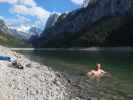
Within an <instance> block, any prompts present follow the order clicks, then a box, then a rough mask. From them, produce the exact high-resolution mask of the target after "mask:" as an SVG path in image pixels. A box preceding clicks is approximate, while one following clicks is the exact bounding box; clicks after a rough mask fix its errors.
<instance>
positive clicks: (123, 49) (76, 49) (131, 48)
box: [10, 47, 133, 51]
mask: <svg viewBox="0 0 133 100" xmlns="http://www.w3.org/2000/svg"><path fill="white" fill-rule="evenodd" d="M10 49H11V50H15V51H21V50H24V51H27V50H29V51H33V50H35V51H103V50H111V51H112V50H113V51H114V50H116V51H117V50H118V51H127V50H128V51H129V50H133V47H88V48H10Z"/></svg>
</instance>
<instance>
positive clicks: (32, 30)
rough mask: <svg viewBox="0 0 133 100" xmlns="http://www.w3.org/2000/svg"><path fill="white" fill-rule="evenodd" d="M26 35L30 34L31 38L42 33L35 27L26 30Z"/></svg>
mask: <svg viewBox="0 0 133 100" xmlns="http://www.w3.org/2000/svg"><path fill="white" fill-rule="evenodd" d="M28 33H29V34H30V36H32V35H40V34H41V33H42V29H40V28H37V27H31V28H30V29H29V30H28Z"/></svg>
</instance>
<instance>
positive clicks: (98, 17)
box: [37, 0, 133, 47]
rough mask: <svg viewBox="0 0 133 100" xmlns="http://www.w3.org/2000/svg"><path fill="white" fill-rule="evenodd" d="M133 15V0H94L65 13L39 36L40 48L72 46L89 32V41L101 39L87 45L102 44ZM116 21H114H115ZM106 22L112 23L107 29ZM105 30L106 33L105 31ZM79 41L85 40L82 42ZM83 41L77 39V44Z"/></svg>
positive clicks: (38, 45) (38, 44)
mask: <svg viewBox="0 0 133 100" xmlns="http://www.w3.org/2000/svg"><path fill="white" fill-rule="evenodd" d="M132 15H133V1H132V0H91V2H89V4H88V6H87V7H84V8H81V9H77V10H75V11H72V12H70V13H68V14H63V15H61V16H60V17H59V18H58V20H57V22H56V23H55V25H54V26H52V27H50V28H48V29H46V30H45V31H44V32H43V33H42V35H41V36H40V38H38V39H37V47H63V46H70V44H71V43H69V42H70V41H74V40H79V38H81V36H83V35H85V34H86V33H87V34H88V35H90V36H89V38H87V40H91V38H94V37H95V39H97V38H98V39H99V41H97V42H94V43H91V42H93V41H95V39H94V40H93V41H89V42H88V43H87V44H86V46H90V44H91V45H93V44H94V45H95V44H97V45H98V46H99V45H102V43H104V42H106V41H104V40H107V39H108V38H109V37H108V36H112V35H111V34H112V32H113V31H114V30H117V29H118V28H119V27H122V25H125V24H126V23H127V21H128V18H129V17H130V18H131V16H132ZM131 19H132V18H131ZM112 21H113V23H111V22H112ZM108 22H109V23H108ZM129 22H130V21H129ZM104 23H105V25H104ZM119 23H120V24H119ZM106 24H107V25H108V24H109V26H110V27H109V29H108V31H107V32H106V27H108V26H106ZM101 25H102V26H104V27H105V28H103V27H102V31H100V28H101ZM114 26H115V27H114ZM95 28H99V29H98V30H99V31H100V32H99V31H97V32H95ZM92 29H93V30H92ZM104 30H105V31H104ZM101 32H104V34H102V33H101ZM115 32H116V31H115ZM93 33H94V34H93ZM107 33H110V34H107ZM118 38H120V37H118ZM101 40H103V41H101ZM107 41H109V40H107ZM79 42H80V43H82V41H79ZM79 42H75V44H76V45H77V46H78V43H79ZM111 45H112V44H111ZM73 46H74V45H73ZM79 46H80V45H79Z"/></svg>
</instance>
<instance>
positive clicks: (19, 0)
mask: <svg viewBox="0 0 133 100" xmlns="http://www.w3.org/2000/svg"><path fill="white" fill-rule="evenodd" d="M0 3H9V4H21V5H27V6H36V2H35V1H34V0H0Z"/></svg>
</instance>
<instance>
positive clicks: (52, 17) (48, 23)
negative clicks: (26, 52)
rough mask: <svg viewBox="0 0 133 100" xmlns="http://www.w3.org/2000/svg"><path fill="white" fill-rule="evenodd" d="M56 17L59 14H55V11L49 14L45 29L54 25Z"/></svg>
mask: <svg viewBox="0 0 133 100" xmlns="http://www.w3.org/2000/svg"><path fill="white" fill-rule="evenodd" d="M58 17H59V14H57V13H53V14H51V15H50V17H49V18H48V20H47V22H46V26H45V29H46V28H49V27H52V26H54V25H55V23H56V21H57V19H58Z"/></svg>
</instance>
